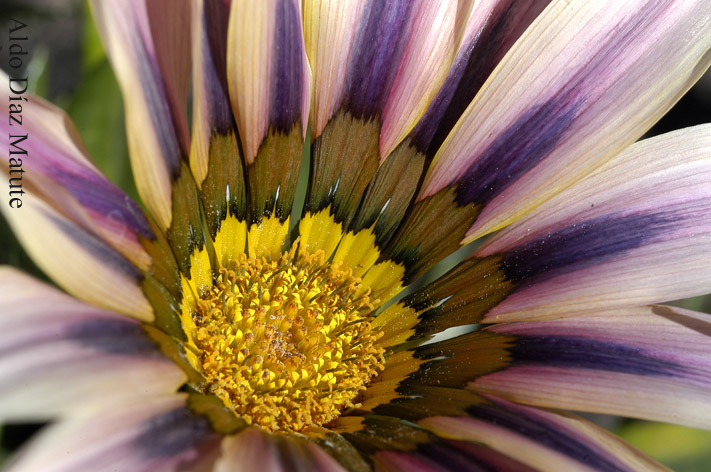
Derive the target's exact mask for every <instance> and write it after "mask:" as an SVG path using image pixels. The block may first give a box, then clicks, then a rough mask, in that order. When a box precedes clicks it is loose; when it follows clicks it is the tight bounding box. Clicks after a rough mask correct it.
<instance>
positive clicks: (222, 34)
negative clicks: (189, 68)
mask: <svg viewBox="0 0 711 472" xmlns="http://www.w3.org/2000/svg"><path fill="white" fill-rule="evenodd" d="M229 7H230V4H229V2H216V1H209V0H208V1H205V0H201V1H199V2H196V3H194V4H193V12H192V13H193V15H192V35H193V38H192V39H193V51H192V53H193V59H194V60H193V94H194V105H193V106H194V111H193V132H192V136H191V142H190V145H191V149H190V168H191V170H192V171H193V176H194V177H195V181H196V182H197V184H198V185H201V184H202V182H203V181H204V180H205V177H206V176H207V172H208V164H209V159H210V139H211V138H212V137H213V136H214V135H215V134H218V135H226V134H230V133H232V132H233V127H232V110H231V109H230V101H229V97H228V92H227V74H226V70H227V25H228V20H229Z"/></svg>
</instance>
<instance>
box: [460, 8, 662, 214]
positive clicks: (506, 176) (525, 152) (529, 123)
mask: <svg viewBox="0 0 711 472" xmlns="http://www.w3.org/2000/svg"><path fill="white" fill-rule="evenodd" d="M667 4H668V1H667V2H662V1H659V2H653V6H652V7H650V11H648V12H646V14H644V15H633V16H632V17H631V18H630V20H628V21H627V22H625V23H622V24H620V25H619V26H618V27H617V28H616V30H615V32H614V34H612V35H610V37H609V39H607V41H606V42H605V43H604V44H602V45H601V46H600V48H599V49H598V50H597V52H596V53H595V54H593V55H592V56H591V57H590V58H589V59H587V61H586V62H585V63H584V65H582V66H581V67H580V69H579V70H578V71H577V72H576V73H575V74H574V75H573V76H572V77H571V78H570V79H569V81H568V82H567V83H565V84H562V86H560V87H559V89H558V91H557V92H556V93H554V94H553V95H551V98H548V99H547V100H546V101H544V102H542V103H538V104H535V105H532V106H531V107H530V108H529V109H528V110H527V111H525V112H524V113H522V114H521V116H520V117H519V118H518V119H517V120H515V121H514V122H513V123H512V124H511V125H509V126H508V128H507V129H506V130H504V131H503V132H501V134H499V135H498V137H497V138H496V139H495V140H494V142H493V143H491V145H489V146H488V148H486V149H485V150H484V151H483V152H482V153H481V154H480V155H479V156H478V158H477V159H476V160H474V161H473V162H472V163H471V165H470V166H469V168H468V169H467V170H466V171H465V172H464V173H463V174H462V176H461V178H460V179H459V181H458V188H457V200H458V202H459V204H460V205H462V206H463V205H466V204H468V203H478V204H481V205H485V204H487V203H488V202H490V201H491V200H492V199H493V198H494V197H495V196H496V195H498V194H500V193H501V192H502V191H503V190H505V189H506V188H507V187H508V186H510V185H511V184H513V183H514V182H515V181H517V180H518V179H519V178H521V177H522V176H523V175H524V174H525V173H526V172H527V171H528V170H530V169H532V168H533V167H535V166H536V165H537V164H538V163H539V162H541V161H543V160H544V159H545V158H546V157H547V156H548V155H549V153H550V152H551V151H552V150H553V149H554V148H555V146H556V145H557V143H559V142H560V141H561V140H562V139H563V138H564V137H567V135H568V134H569V132H570V130H571V129H574V127H573V126H572V125H573V123H574V121H575V120H576V119H578V117H579V116H580V115H582V114H584V113H585V112H586V111H587V109H588V108H589V107H590V106H591V105H592V104H593V103H596V101H597V100H598V99H599V98H600V97H601V96H603V95H604V94H605V93H606V88H605V86H602V87H601V86H600V84H605V83H606V80H609V78H610V75H611V74H612V73H614V71H616V70H618V68H616V67H615V63H616V61H618V60H619V58H620V57H621V56H623V55H625V54H634V51H630V50H629V49H630V44H631V43H632V42H633V40H634V39H635V38H636V37H637V36H639V35H640V31H643V30H644V29H645V28H649V24H650V23H651V22H653V21H654V20H655V19H656V18H658V17H659V15H660V14H661V12H663V11H664V10H665V9H666V8H669V7H668V6H667ZM551 91H553V89H551ZM474 157H475V156H472V158H474Z"/></svg>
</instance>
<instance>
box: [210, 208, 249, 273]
mask: <svg viewBox="0 0 711 472" xmlns="http://www.w3.org/2000/svg"><path fill="white" fill-rule="evenodd" d="M246 242H247V222H246V221H240V220H239V219H237V217H236V216H232V215H228V216H227V218H225V220H224V221H223V222H222V225H221V226H220V230H219V231H218V232H217V235H216V236H215V254H216V255H217V260H218V262H219V263H220V266H221V267H227V266H228V265H229V264H230V262H231V261H233V260H236V259H237V257H238V256H239V254H243V253H244V249H245V243H246Z"/></svg>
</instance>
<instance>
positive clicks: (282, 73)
mask: <svg viewBox="0 0 711 472" xmlns="http://www.w3.org/2000/svg"><path fill="white" fill-rule="evenodd" d="M301 25H302V21H301V7H300V5H299V3H298V2H297V1H296V0H269V1H247V2H235V3H234V4H233V5H232V9H231V14H230V25H229V32H228V46H227V48H228V51H227V76H228V83H229V94H230V99H231V101H232V109H233V112H234V115H235V120H236V121H237V125H238V128H239V131H240V136H241V138H242V144H243V146H244V152H245V159H246V161H247V163H248V164H251V163H252V162H254V160H255V158H256V156H257V151H258V150H259V146H260V144H261V143H262V141H263V140H264V138H265V137H266V136H267V133H268V131H269V130H270V129H272V130H273V131H274V132H282V133H288V132H289V131H290V130H291V129H292V128H293V127H294V126H295V125H296V124H300V125H301V130H302V136H303V135H304V134H305V133H306V124H307V120H308V106H309V102H310V96H311V74H310V71H309V68H308V63H307V60H306V52H305V50H304V39H303V32H302V29H301Z"/></svg>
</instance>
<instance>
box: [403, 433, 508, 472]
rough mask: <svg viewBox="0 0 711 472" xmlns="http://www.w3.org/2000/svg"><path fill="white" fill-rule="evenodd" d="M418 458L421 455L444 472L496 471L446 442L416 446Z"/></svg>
mask: <svg viewBox="0 0 711 472" xmlns="http://www.w3.org/2000/svg"><path fill="white" fill-rule="evenodd" d="M417 449H418V452H419V453H421V454H417V455H418V456H420V455H422V456H423V459H424V460H426V461H427V462H430V463H433V464H437V466H438V467H441V468H442V469H444V470H446V471H448V472H449V471H451V472H457V471H460V470H466V471H471V472H496V471H497V470H498V469H497V468H496V467H493V466H491V465H489V464H487V463H486V462H484V461H480V460H478V458H477V457H475V456H472V455H470V454H466V453H465V452H464V451H462V450H461V449H458V448H456V447H454V445H453V444H449V443H447V442H443V441H441V442H435V443H425V444H421V445H419V446H418V448H417Z"/></svg>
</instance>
